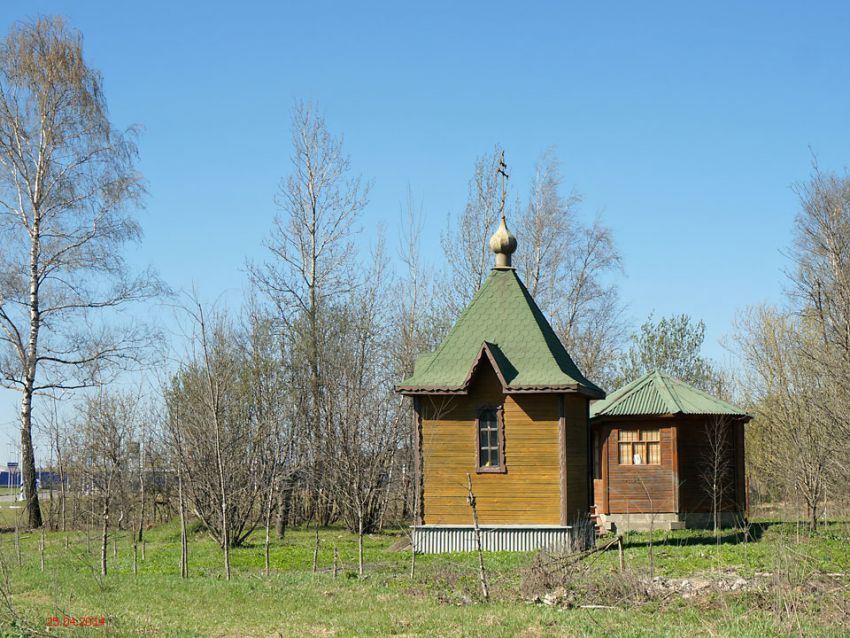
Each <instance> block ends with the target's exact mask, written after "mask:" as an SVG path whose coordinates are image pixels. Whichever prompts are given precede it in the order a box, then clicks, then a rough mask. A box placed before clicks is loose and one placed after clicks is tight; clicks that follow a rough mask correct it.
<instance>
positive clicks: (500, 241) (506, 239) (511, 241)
mask: <svg viewBox="0 0 850 638" xmlns="http://www.w3.org/2000/svg"><path fill="white" fill-rule="evenodd" d="M490 250H492V251H493V252H494V253H496V268H511V267H512V266H511V255H513V254H514V251H515V250H516V237H514V235H513V233H511V231H509V230H508V225H507V224H506V223H505V216H504V215H502V223H501V224H499V228H498V229H497V230H496V232H495V233H493V236H492V237H491V238H490Z"/></svg>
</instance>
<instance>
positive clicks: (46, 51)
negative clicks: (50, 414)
mask: <svg viewBox="0 0 850 638" xmlns="http://www.w3.org/2000/svg"><path fill="white" fill-rule="evenodd" d="M133 137H134V131H132V130H130V131H126V132H122V131H120V130H117V129H115V128H114V127H113V126H112V125H111V123H110V121H109V118H108V114H107V110H106V101H105V98H104V94H103V87H102V81H101V77H100V74H99V73H98V72H97V71H95V70H93V69H92V68H90V67H89V66H88V65H87V64H86V62H85V60H84V59H83V50H82V38H81V37H80V35H79V33H77V32H75V31H73V30H71V29H70V28H68V27H67V26H66V25H65V23H64V22H63V21H62V19H60V18H40V19H38V20H36V21H35V22H32V23H26V24H20V25H17V26H15V27H13V28H12V30H11V31H10V33H9V35H8V36H7V37H6V39H5V40H4V41H3V42H2V43H0V242H2V245H3V251H2V253H0V380H2V383H3V385H5V386H6V387H10V388H13V389H16V390H18V391H20V392H21V457H22V458H21V460H22V470H23V479H24V488H25V491H26V496H27V515H28V521H29V525H30V526H31V527H39V526H40V525H41V524H42V516H41V509H40V507H39V501H38V493H37V492H36V472H35V455H34V452H33V445H32V411H33V397H34V396H35V395H37V394H38V393H40V392H44V391H48V390H51V391H66V390H73V389H77V388H82V387H87V386H91V385H92V384H93V383H94V374H93V371H94V370H99V372H100V374H103V372H104V370H105V368H106V367H107V366H108V365H109V364H120V363H126V362H127V361H128V360H134V359H135V355H136V354H137V353H138V351H139V347H140V346H143V345H146V344H147V343H148V342H149V341H148V337H149V335H148V333H147V332H146V331H145V330H144V329H142V328H141V327H139V326H130V327H127V328H119V327H116V326H115V325H110V324H107V323H103V322H102V321H99V320H98V318H97V314H98V311H101V310H103V309H107V308H117V307H120V306H124V305H126V304H127V303H129V302H132V301H137V300H140V299H145V298H148V297H150V296H152V295H154V294H157V293H158V292H160V289H161V287H160V285H159V283H158V281H157V279H156V278H155V277H154V276H153V275H152V274H151V273H149V272H145V273H143V274H142V275H141V276H139V277H136V278H132V277H130V276H128V274H127V268H126V265H125V263H124V260H123V259H122V257H121V248H122V246H123V245H124V244H126V243H127V242H130V241H136V240H138V239H139V238H140V237H141V230H140V227H139V225H138V223H137V222H136V221H135V220H134V219H133V218H132V217H131V216H130V215H129V214H127V213H126V209H127V207H128V206H130V205H133V204H135V203H137V202H138V201H139V199H140V197H141V195H142V193H143V186H142V179H141V175H140V174H139V173H138V171H137V170H136V166H135V162H136V146H135V144H134V142H133Z"/></svg>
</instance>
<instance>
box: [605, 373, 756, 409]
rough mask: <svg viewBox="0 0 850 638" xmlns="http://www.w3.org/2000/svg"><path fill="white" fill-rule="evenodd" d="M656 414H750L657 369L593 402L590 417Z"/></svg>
mask: <svg viewBox="0 0 850 638" xmlns="http://www.w3.org/2000/svg"><path fill="white" fill-rule="evenodd" d="M656 414H659V415H660V414H701V415H702V414H705V415H715V414H717V415H720V414H725V415H729V416H749V415H748V414H747V413H746V412H745V411H744V410H742V409H740V408H737V407H735V406H734V405H732V404H730V403H726V402H725V401H721V400H720V399H717V398H715V397H713V396H711V395H710V394H707V393H705V392H703V391H702V390H697V389H696V388H694V387H693V386H690V385H688V384H687V383H682V382H681V381H678V380H677V379H674V378H673V377H671V376H669V375H666V374H663V373H661V372H658V371H655V372H649V373H647V374H645V375H643V376H642V377H640V378H639V379H637V380H635V381H632V382H631V383H629V384H628V385H625V386H623V387H622V388H620V389H619V390H617V391H615V392H613V393H612V394H611V395H610V396H609V397H608V398H607V399H605V400H603V401H594V402H593V403H591V405H590V416H591V418H593V417H600V416H640V415H656Z"/></svg>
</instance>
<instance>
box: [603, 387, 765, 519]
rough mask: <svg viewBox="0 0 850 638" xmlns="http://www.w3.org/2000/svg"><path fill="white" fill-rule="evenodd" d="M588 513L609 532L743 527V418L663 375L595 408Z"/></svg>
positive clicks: (742, 414)
mask: <svg viewBox="0 0 850 638" xmlns="http://www.w3.org/2000/svg"><path fill="white" fill-rule="evenodd" d="M590 416H591V429H592V434H593V447H592V450H593V460H592V472H593V503H594V505H593V508H594V516H595V518H596V520H597V522H598V524H599V525H600V526H601V527H604V528H605V529H608V530H611V529H615V530H627V529H643V530H645V529H649V528H650V527H653V528H654V529H680V528H684V527H712V526H714V525H715V524H717V525H718V526H735V525H741V524H742V523H743V522H744V521H745V519H746V512H747V489H746V478H745V475H744V425H745V424H746V423H747V421H749V420H750V418H751V417H750V415H748V414H747V413H746V412H745V411H744V410H742V409H740V408H737V407H735V406H734V405H731V404H729V403H726V402H725V401H721V400H720V399H718V398H716V397H713V396H711V395H709V394H707V393H705V392H703V391H701V390H698V389H697V388H694V387H692V386H690V385H688V384H686V383H683V382H681V381H678V380H676V379H674V378H672V377H670V376H669V375H666V374H663V373H660V372H657V371H656V372H650V373H648V374H645V375H644V376H642V377H640V378H639V379H636V380H635V381H633V382H631V383H629V384H627V385H625V386H623V387H622V388H620V389H619V390H616V391H615V392H613V393H612V394H611V395H610V396H609V397H608V398H607V399H605V400H603V401H596V402H594V403H593V404H592V405H591V408H590Z"/></svg>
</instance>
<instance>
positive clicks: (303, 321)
mask: <svg viewBox="0 0 850 638" xmlns="http://www.w3.org/2000/svg"><path fill="white" fill-rule="evenodd" d="M291 134H292V155H291V156H290V160H291V164H292V172H291V174H290V175H289V177H287V178H286V179H284V180H283V181H282V182H281V185H280V190H279V192H278V196H277V205H278V209H279V215H278V216H277V217H275V220H274V225H273V227H272V232H271V237H270V238H269V240H268V242H267V244H266V245H267V247H268V249H269V251H270V252H271V255H272V259H271V261H269V262H268V263H266V264H264V265H250V266H249V271H250V273H251V278H252V280H253V282H254V284H255V285H256V286H257V287H258V288H259V290H260V291H262V292H263V293H264V294H265V295H266V296H267V297H268V299H269V300H270V301H271V302H272V303H273V304H274V306H275V308H276V310H277V316H278V317H279V318H280V319H281V321H282V323H283V325H284V327H285V329H286V330H287V332H288V334H289V336H290V338H291V340H292V341H293V342H295V343H297V344H298V345H299V347H300V349H301V354H302V355H303V358H304V363H305V364H306V365H305V367H306V369H305V370H304V375H303V377H300V378H299V379H298V381H299V382H300V385H301V386H304V387H303V388H301V387H296V388H294V390H295V391H296V392H298V393H302V394H303V396H304V397H305V398H306V402H304V404H303V410H302V413H303V415H304V417H303V426H304V431H305V435H306V438H307V439H308V441H309V443H310V446H309V449H310V453H311V454H312V455H313V458H312V459H310V460H309V461H310V463H311V465H310V472H309V479H310V482H311V488H312V492H313V494H314V496H315V497H316V508H317V509H318V514H319V517H320V518H321V519H322V522H323V523H325V524H327V523H328V522H329V519H330V516H331V504H330V501H328V500H327V499H323V498H319V497H318V496H319V495H320V494H323V495H327V494H328V490H327V489H326V486H325V485H324V473H323V472H322V471H321V454H322V450H324V448H325V441H324V438H323V430H322V420H323V403H324V392H325V378H324V375H323V366H324V363H325V361H326V358H327V357H329V356H331V354H330V353H328V352H326V350H325V346H324V337H323V335H324V334H325V331H326V330H327V329H328V328H329V326H328V321H327V318H326V313H327V311H328V308H330V307H331V306H333V304H334V302H335V300H336V299H338V297H339V296H340V295H342V294H345V293H346V292H348V291H349V290H351V288H352V287H353V286H354V285H355V282H354V280H353V278H352V273H353V268H352V250H353V243H352V237H353V235H354V234H355V233H356V228H355V226H356V223H357V220H358V218H359V216H360V213H361V212H362V210H363V209H364V207H365V206H366V203H367V197H368V187H367V186H364V185H363V184H362V183H361V180H360V178H359V177H354V178H350V177H348V174H349V172H350V161H349V158H348V157H347V156H346V155H345V154H344V152H343V149H342V138H341V137H339V138H338V137H334V136H333V135H332V134H331V133H330V132H329V131H328V129H327V126H326V124H325V120H324V118H323V117H322V115H321V114H320V113H318V112H317V109H316V107H315V106H313V105H310V104H297V105H296V106H295V107H294V108H293V111H292V130H291Z"/></svg>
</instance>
